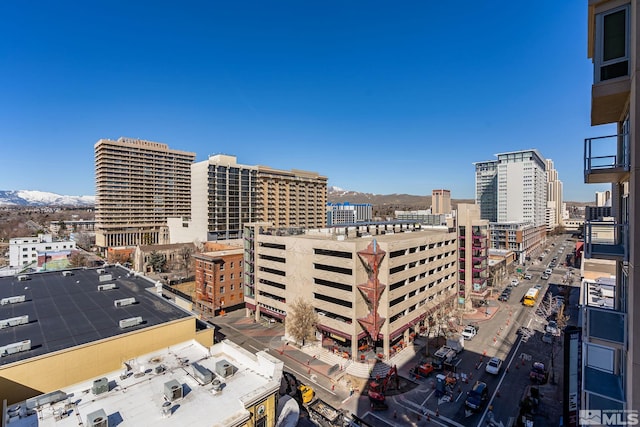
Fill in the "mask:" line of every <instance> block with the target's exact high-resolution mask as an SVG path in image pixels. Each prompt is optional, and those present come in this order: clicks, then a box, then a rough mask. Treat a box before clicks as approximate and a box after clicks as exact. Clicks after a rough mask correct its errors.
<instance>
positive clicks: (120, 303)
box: [113, 297, 136, 307]
mask: <svg viewBox="0 0 640 427" xmlns="http://www.w3.org/2000/svg"><path fill="white" fill-rule="evenodd" d="M135 303H136V299H135V298H134V297H131V298H123V299H117V300H115V301H114V302H113V305H115V306H116V307H124V306H125V305H131V304H135Z"/></svg>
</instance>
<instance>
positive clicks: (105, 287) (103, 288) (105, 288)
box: [98, 283, 116, 291]
mask: <svg viewBox="0 0 640 427" xmlns="http://www.w3.org/2000/svg"><path fill="white" fill-rule="evenodd" d="M115 288H116V284H115V283H107V284H106V285H98V290H99V291H108V290H109V289H115Z"/></svg>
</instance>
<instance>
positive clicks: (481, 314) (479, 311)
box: [462, 300, 500, 322]
mask: <svg viewBox="0 0 640 427" xmlns="http://www.w3.org/2000/svg"><path fill="white" fill-rule="evenodd" d="M492 301H493V300H492ZM498 311H500V305H495V306H491V307H482V308H474V309H473V311H472V312H469V313H464V314H463V315H462V318H463V319H464V320H466V321H472V322H482V321H484V320H490V319H492V318H493V316H495V315H496V313H497V312H498Z"/></svg>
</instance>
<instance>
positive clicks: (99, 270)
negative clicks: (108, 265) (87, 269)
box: [96, 268, 104, 274]
mask: <svg viewBox="0 0 640 427" xmlns="http://www.w3.org/2000/svg"><path fill="white" fill-rule="evenodd" d="M96 273H98V274H104V268H99V269H97V270H96Z"/></svg>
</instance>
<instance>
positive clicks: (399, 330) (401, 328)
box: [389, 313, 427, 340]
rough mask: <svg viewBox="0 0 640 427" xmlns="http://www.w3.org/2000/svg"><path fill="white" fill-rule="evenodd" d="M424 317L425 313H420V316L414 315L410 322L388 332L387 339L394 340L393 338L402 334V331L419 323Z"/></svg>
mask: <svg viewBox="0 0 640 427" xmlns="http://www.w3.org/2000/svg"><path fill="white" fill-rule="evenodd" d="M426 317H427V313H422V314H421V315H420V316H418V317H416V318H415V319H413V320H412V321H411V322H409V323H407V324H406V325H404V326H401V327H400V328H399V329H397V330H396V331H395V332H392V333H391V334H389V339H390V340H394V339H396V338H398V337H399V336H400V335H402V334H403V332H404V331H406V330H407V329H409V328H411V327H414V326H416V325H417V324H418V323H420V321H421V320H424V319H425V318H426Z"/></svg>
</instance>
